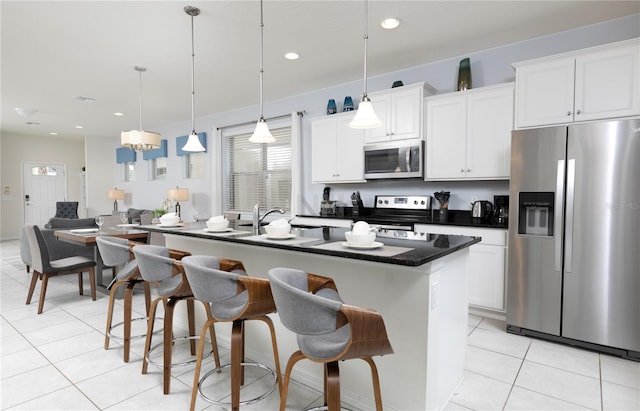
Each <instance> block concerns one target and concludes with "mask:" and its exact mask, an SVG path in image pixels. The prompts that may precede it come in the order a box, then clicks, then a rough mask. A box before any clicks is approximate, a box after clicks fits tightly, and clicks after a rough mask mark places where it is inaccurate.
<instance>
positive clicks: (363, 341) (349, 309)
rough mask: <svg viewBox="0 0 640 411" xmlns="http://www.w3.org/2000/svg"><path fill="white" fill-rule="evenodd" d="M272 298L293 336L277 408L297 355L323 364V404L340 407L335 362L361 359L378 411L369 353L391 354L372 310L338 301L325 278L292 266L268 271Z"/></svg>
mask: <svg viewBox="0 0 640 411" xmlns="http://www.w3.org/2000/svg"><path fill="white" fill-rule="evenodd" d="M269 280H270V282H271V290H272V293H273V298H274V300H275V302H276V308H277V309H278V316H279V317H280V320H281V322H282V324H283V325H284V326H285V327H286V328H288V329H289V330H291V331H293V332H294V333H296V334H297V341H298V348H299V350H298V351H296V352H294V353H293V354H292V355H291V357H290V358H289V361H288V362H287V368H286V371H285V375H284V384H283V386H282V393H281V395H280V411H284V410H285V408H286V402H287V390H288V386H289V380H290V379H291V371H292V370H293V367H294V365H295V364H296V363H297V362H298V361H300V360H303V359H305V358H306V359H309V360H311V361H314V362H318V363H322V364H324V370H325V372H324V387H325V390H324V405H325V406H327V407H328V410H329V411H338V410H340V371H339V367H338V362H339V361H344V360H349V359H357V358H359V359H362V360H364V361H365V362H367V364H369V367H370V368H371V378H372V380H373V392H374V397H375V404H376V410H377V411H382V395H381V394H380V380H379V377H378V369H377V367H376V364H375V362H374V361H373V359H372V357H373V356H377V355H387V354H392V353H393V349H392V348H391V343H390V342H389V338H388V337H387V331H386V328H385V325H384V320H383V319H382V316H381V315H380V314H379V313H377V312H376V311H374V310H370V309H366V308H359V307H354V306H351V305H347V304H344V303H343V301H342V299H341V298H340V295H339V294H338V291H337V288H336V285H335V282H334V281H333V280H332V279H331V278H329V277H323V276H319V275H316V274H311V273H306V272H304V271H301V270H296V269H292V268H273V269H271V270H269Z"/></svg>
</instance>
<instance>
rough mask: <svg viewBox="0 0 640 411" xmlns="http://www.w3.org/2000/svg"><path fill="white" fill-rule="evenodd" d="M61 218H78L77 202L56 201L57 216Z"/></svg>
mask: <svg viewBox="0 0 640 411" xmlns="http://www.w3.org/2000/svg"><path fill="white" fill-rule="evenodd" d="M54 217H60V218H78V202H77V201H56V215H55V216H54Z"/></svg>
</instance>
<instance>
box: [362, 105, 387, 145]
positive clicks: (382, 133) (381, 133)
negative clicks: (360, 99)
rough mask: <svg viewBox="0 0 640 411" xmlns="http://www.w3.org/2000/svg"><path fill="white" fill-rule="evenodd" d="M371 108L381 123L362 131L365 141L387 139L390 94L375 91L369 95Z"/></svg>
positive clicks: (372, 141)
mask: <svg viewBox="0 0 640 411" xmlns="http://www.w3.org/2000/svg"><path fill="white" fill-rule="evenodd" d="M369 98H370V99H371V105H372V106H373V110H374V111H375V112H376V114H377V115H378V118H379V119H380V120H382V125H381V126H380V127H376V128H370V129H367V130H365V132H364V136H365V137H364V142H365V143H378V142H381V141H389V138H390V137H389V134H390V127H391V124H389V112H390V109H391V95H390V94H389V93H376V94H371V95H369Z"/></svg>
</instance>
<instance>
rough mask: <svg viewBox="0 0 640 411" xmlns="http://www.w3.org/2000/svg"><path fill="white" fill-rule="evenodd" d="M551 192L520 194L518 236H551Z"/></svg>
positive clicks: (552, 195) (552, 194)
mask: <svg viewBox="0 0 640 411" xmlns="http://www.w3.org/2000/svg"><path fill="white" fill-rule="evenodd" d="M553 197H554V193H553V192H521V193H519V196H518V207H519V209H520V212H519V213H518V234H521V235H535V236H546V237H552V236H553V211H554V210H553Z"/></svg>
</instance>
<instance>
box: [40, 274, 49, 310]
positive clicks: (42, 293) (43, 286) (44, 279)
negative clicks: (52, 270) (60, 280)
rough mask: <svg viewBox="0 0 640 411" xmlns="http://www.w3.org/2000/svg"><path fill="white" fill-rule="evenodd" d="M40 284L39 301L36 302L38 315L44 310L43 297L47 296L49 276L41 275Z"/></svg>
mask: <svg viewBox="0 0 640 411" xmlns="http://www.w3.org/2000/svg"><path fill="white" fill-rule="evenodd" d="M40 278H42V284H40V301H38V314H42V309H43V308H44V296H45V295H46V294H47V284H49V276H48V275H46V274H42V275H41V276H40Z"/></svg>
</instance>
